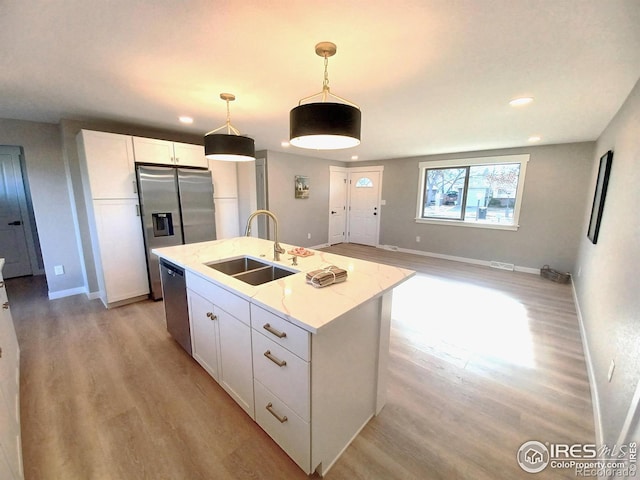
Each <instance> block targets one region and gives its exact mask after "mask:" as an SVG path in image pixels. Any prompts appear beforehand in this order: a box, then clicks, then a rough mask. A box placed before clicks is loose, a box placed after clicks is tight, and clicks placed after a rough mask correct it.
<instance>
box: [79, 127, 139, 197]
mask: <svg viewBox="0 0 640 480" xmlns="http://www.w3.org/2000/svg"><path fill="white" fill-rule="evenodd" d="M77 144H78V154H79V156H80V168H81V169H82V171H83V174H84V175H85V179H86V181H85V179H83V182H85V185H84V187H85V192H86V191H87V189H88V190H89V192H88V197H89V198H94V199H102V198H138V193H137V189H136V178H135V170H134V159H133V144H132V142H131V137H130V136H128V135H118V134H114V133H105V132H94V131H92V130H82V131H81V132H80V133H79V134H78V136H77Z"/></svg>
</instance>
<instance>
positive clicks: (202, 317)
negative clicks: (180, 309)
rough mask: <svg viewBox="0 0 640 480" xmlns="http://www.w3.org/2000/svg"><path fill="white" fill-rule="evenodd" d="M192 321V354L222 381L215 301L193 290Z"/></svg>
mask: <svg viewBox="0 0 640 480" xmlns="http://www.w3.org/2000/svg"><path fill="white" fill-rule="evenodd" d="M187 297H188V300H189V321H190V323H191V354H192V355H193V358H195V360H196V361H197V362H198V363H199V364H200V365H202V368H204V369H205V370H206V371H207V372H208V373H209V375H211V376H212V377H213V378H214V379H215V380H216V381H217V382H219V381H220V369H219V364H220V360H219V358H218V357H219V350H220V348H219V347H218V345H219V341H218V325H217V323H216V322H217V320H218V318H217V316H216V315H215V314H214V313H213V310H214V308H213V303H211V302H210V301H209V300H207V299H205V298H203V297H201V296H200V295H198V294H197V293H195V292H193V291H188V294H187Z"/></svg>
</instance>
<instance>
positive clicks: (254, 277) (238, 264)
mask: <svg viewBox="0 0 640 480" xmlns="http://www.w3.org/2000/svg"><path fill="white" fill-rule="evenodd" d="M205 265H206V266H207V267H209V268H213V269H214V270H217V271H219V272H221V273H224V274H226V275H229V276H231V277H234V278H237V279H238V280H242V281H243V282H245V283H248V284H250V285H262V284H263V283H267V282H272V281H274V280H278V279H279V278H284V277H288V276H289V275H293V274H294V273H297V272H294V271H291V270H287V269H286V268H281V267H277V266H275V265H271V264H269V263H265V262H261V261H259V260H256V259H255V258H251V257H239V258H232V259H230V260H222V261H220V262H211V263H206V264H205Z"/></svg>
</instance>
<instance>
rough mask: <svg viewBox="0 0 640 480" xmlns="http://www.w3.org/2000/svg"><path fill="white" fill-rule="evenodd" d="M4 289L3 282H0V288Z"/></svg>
mask: <svg viewBox="0 0 640 480" xmlns="http://www.w3.org/2000/svg"><path fill="white" fill-rule="evenodd" d="M3 287H4V282H3V281H1V280H0V288H3Z"/></svg>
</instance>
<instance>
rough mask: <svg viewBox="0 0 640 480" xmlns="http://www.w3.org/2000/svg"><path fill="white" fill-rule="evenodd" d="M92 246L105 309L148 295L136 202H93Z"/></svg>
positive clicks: (142, 240) (144, 257)
mask: <svg viewBox="0 0 640 480" xmlns="http://www.w3.org/2000/svg"><path fill="white" fill-rule="evenodd" d="M92 206H93V211H92V215H93V222H92V224H93V225H94V228H95V230H92V244H93V252H94V256H95V257H96V258H97V259H99V262H96V267H97V270H98V271H97V272H96V273H97V276H98V286H99V290H100V292H99V293H100V299H101V300H102V303H104V305H105V306H106V307H109V306H113V305H114V304H116V303H117V302H122V301H124V300H129V299H132V298H136V297H139V296H143V295H147V294H148V293H149V279H148V278H147V259H146V256H145V248H144V239H143V236H142V227H141V222H140V216H139V209H138V200H135V199H113V200H94V201H93V203H92Z"/></svg>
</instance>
